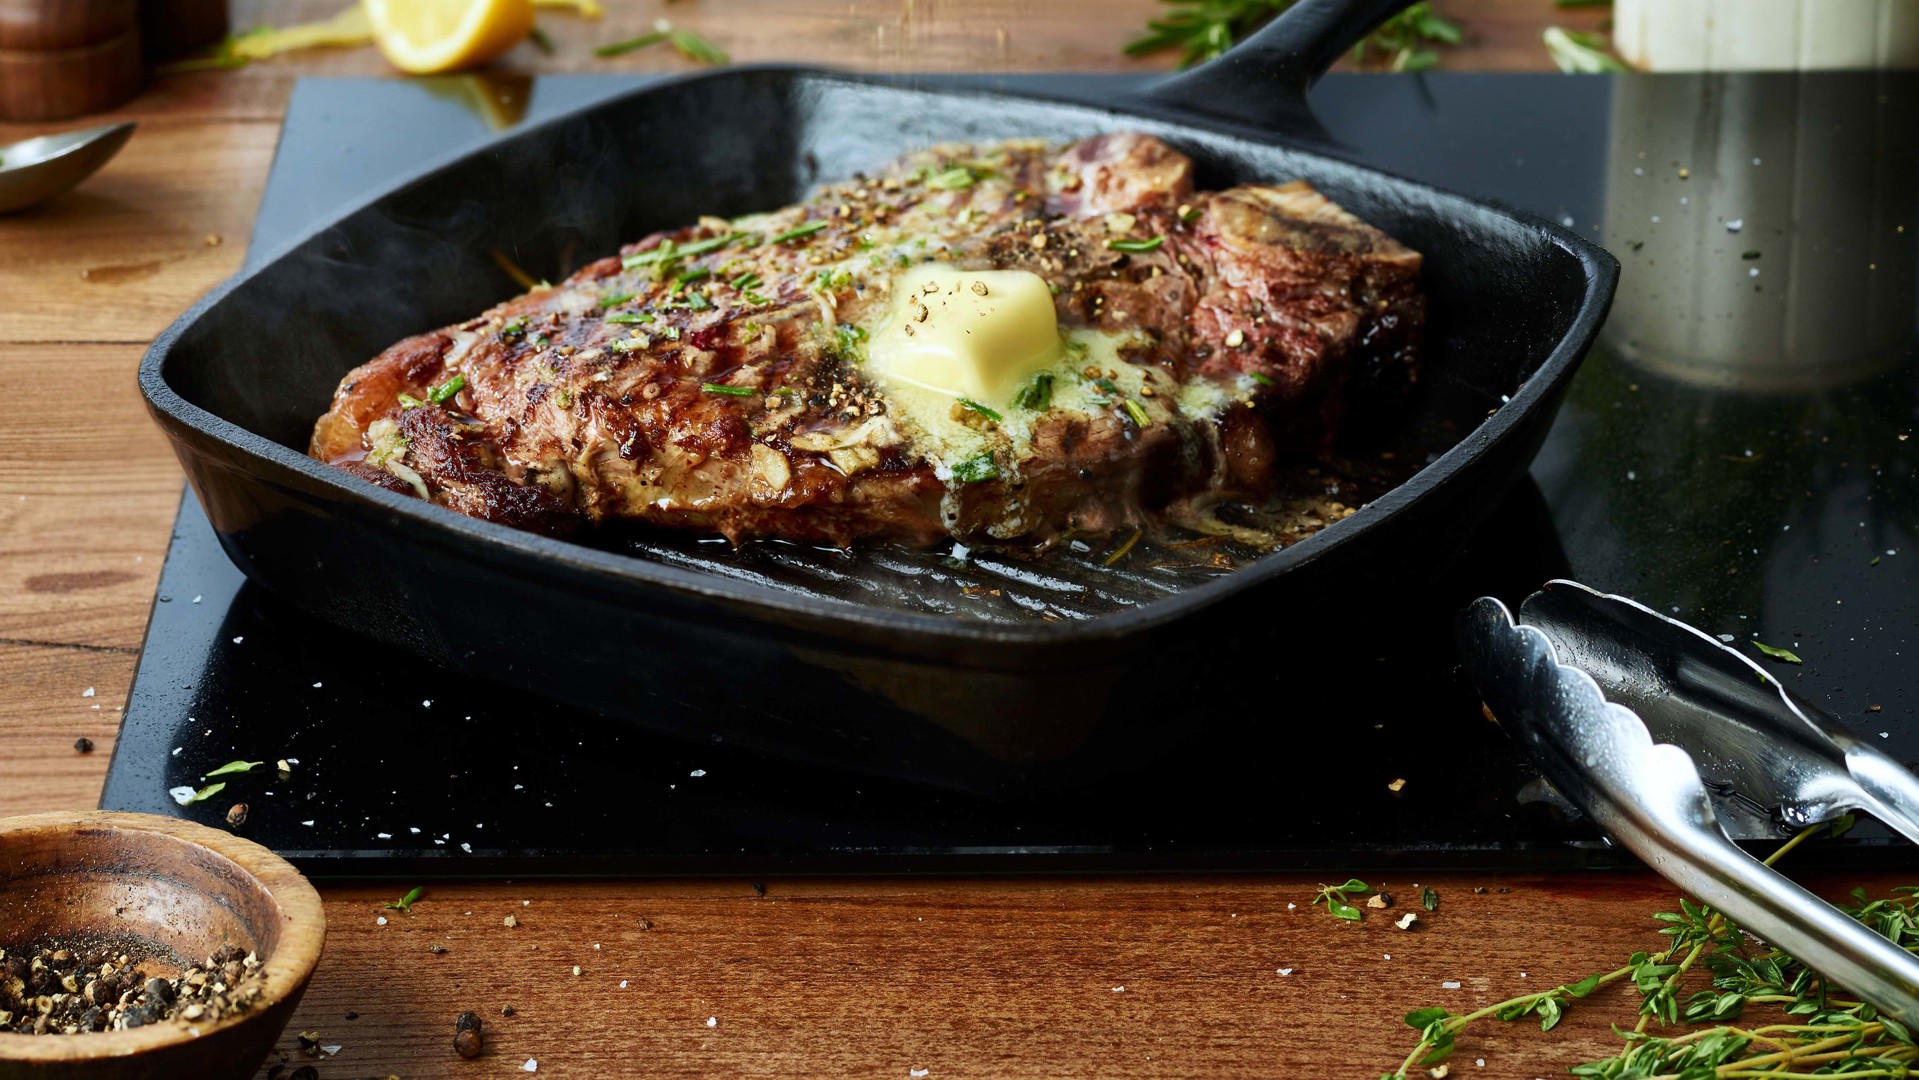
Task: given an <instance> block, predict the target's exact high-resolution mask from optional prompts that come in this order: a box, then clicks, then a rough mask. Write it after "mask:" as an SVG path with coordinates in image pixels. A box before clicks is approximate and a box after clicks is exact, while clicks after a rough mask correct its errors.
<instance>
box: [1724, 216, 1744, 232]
mask: <svg viewBox="0 0 1919 1080" xmlns="http://www.w3.org/2000/svg"><path fill="white" fill-rule="evenodd" d="M1745 227H1746V219H1745V218H1739V217H1736V218H1730V219H1728V220H1727V221H1726V231H1727V232H1738V231H1739V230H1741V229H1743V228H1745Z"/></svg>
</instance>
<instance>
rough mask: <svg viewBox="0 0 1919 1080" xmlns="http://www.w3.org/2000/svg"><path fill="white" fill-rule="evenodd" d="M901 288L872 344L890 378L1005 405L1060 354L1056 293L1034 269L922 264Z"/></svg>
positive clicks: (877, 363) (874, 360) (874, 358)
mask: <svg viewBox="0 0 1919 1080" xmlns="http://www.w3.org/2000/svg"><path fill="white" fill-rule="evenodd" d="M893 288H894V303H893V309H892V311H891V312H890V313H889V314H888V316H887V319H886V323H885V325H884V326H882V327H881V328H880V330H879V332H878V333H877V334H874V335H873V337H872V340H871V342H870V343H869V345H868V346H867V360H868V363H869V364H870V365H872V366H874V367H875V368H877V369H878V373H879V374H881V375H883V376H886V377H890V378H894V379H898V380H900V381H902V382H907V383H912V384H913V385H915V386H920V387H923V388H925V389H928V390H933V391H937V392H939V393H942V394H946V395H949V396H952V397H964V398H971V399H972V400H974V401H978V402H982V403H984V404H988V405H993V406H1001V405H1004V404H1006V403H1007V402H1008V401H1009V400H1010V399H1011V398H1012V396H1013V394H1014V393H1015V392H1016V391H1017V390H1018V388H1019V386H1020V384H1021V383H1022V382H1023V381H1024V380H1025V379H1026V378H1027V377H1028V376H1029V375H1031V374H1032V373H1033V372H1035V371H1037V370H1039V369H1040V368H1043V367H1045V366H1046V365H1047V363H1048V362H1049V361H1051V360H1052V358H1053V356H1054V355H1055V354H1056V353H1058V352H1059V348H1060V342H1059V323H1058V320H1057V319H1056V318H1055V316H1054V314H1053V294H1052V291H1051V290H1049V289H1048V288H1047V287H1046V279H1045V278H1042V277H1040V276H1039V275H1038V274H1035V273H1032V272H1031V271H1027V270H956V269H953V268H952V267H947V266H937V265H926V266H915V267H913V268H911V269H909V270H906V271H904V272H903V273H901V275H900V276H899V278H898V279H897V280H896V281H895V283H894V287H893Z"/></svg>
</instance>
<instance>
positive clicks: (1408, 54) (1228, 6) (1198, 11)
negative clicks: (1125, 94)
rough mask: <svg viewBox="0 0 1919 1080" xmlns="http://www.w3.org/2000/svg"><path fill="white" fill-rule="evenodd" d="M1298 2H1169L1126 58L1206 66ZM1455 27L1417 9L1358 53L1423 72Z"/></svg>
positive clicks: (1423, 6)
mask: <svg viewBox="0 0 1919 1080" xmlns="http://www.w3.org/2000/svg"><path fill="white" fill-rule="evenodd" d="M1295 2H1296V0H1165V3H1166V5H1167V7H1168V8H1169V9H1170V11H1169V12H1168V13H1167V14H1166V15H1165V16H1164V17H1163V18H1158V19H1152V20H1150V21H1148V22H1147V24H1146V30H1147V32H1146V34H1145V35H1144V36H1142V37H1140V38H1138V39H1137V40H1134V41H1132V42H1130V43H1129V44H1128V45H1127V46H1126V49H1125V52H1126V55H1128V56H1146V55H1149V54H1151V53H1157V52H1165V51H1167V50H1170V49H1178V50H1179V51H1180V59H1179V66H1180V67H1183V68H1184V67H1191V66H1193V65H1194V64H1200V63H1204V62H1206V61H1208V60H1211V59H1213V58H1214V57H1216V56H1218V55H1219V54H1220V53H1223V52H1225V51H1226V50H1227V49H1229V48H1231V47H1232V45H1233V43H1234V42H1235V41H1238V40H1240V39H1241V38H1243V37H1245V36H1246V35H1248V34H1250V33H1252V32H1253V31H1254V30H1257V29H1259V28H1260V26H1262V25H1264V24H1265V23H1266V21H1267V20H1269V19H1271V18H1272V17H1273V16H1275V15H1278V14H1280V13H1282V12H1284V11H1285V10H1286V9H1288V8H1290V7H1292V6H1293V4H1294V3H1295ZM1459 41H1460V32H1459V27H1458V25H1457V24H1455V23H1452V22H1449V21H1447V20H1446V19H1443V18H1441V17H1440V16H1439V15H1437V14H1435V13H1434V12H1433V9H1432V5H1431V4H1429V3H1424V2H1421V3H1417V4H1414V5H1412V6H1411V7H1409V8H1407V9H1406V10H1405V11H1402V12H1400V13H1399V14H1397V15H1394V16H1393V17H1392V18H1390V19H1387V20H1386V21H1385V22H1383V23H1381V24H1380V25H1379V28H1378V29H1377V30H1374V31H1373V32H1372V34H1371V35H1369V36H1368V37H1367V38H1366V40H1365V41H1362V42H1361V43H1360V44H1359V45H1358V46H1357V47H1356V48H1355V49H1354V50H1353V53H1354V55H1353V58H1354V59H1355V60H1356V61H1359V62H1361V63H1364V62H1365V61H1366V59H1367V54H1368V50H1369V49H1372V50H1377V51H1378V52H1379V53H1381V54H1382V57H1383V59H1384V66H1386V67H1389V68H1391V69H1392V70H1394V71H1419V70H1422V69H1424V68H1429V67H1432V66H1433V65H1435V64H1437V63H1438V62H1439V54H1438V53H1436V52H1433V51H1432V50H1430V49H1427V48H1425V47H1424V46H1425V45H1427V44H1428V43H1432V44H1439V45H1457V44H1459Z"/></svg>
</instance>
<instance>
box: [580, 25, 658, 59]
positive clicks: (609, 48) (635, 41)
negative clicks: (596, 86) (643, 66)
mask: <svg viewBox="0 0 1919 1080" xmlns="http://www.w3.org/2000/svg"><path fill="white" fill-rule="evenodd" d="M665 40H666V31H664V30H655V31H653V32H652V33H650V34H641V35H640V36H639V37H636V38H627V39H626V40H625V41H615V42H612V43H610V44H607V45H602V46H600V47H599V48H597V49H594V50H593V55H594V56H600V57H606V56H618V55H620V54H621V53H630V52H633V51H635V50H637V49H645V48H648V47H650V46H653V45H658V44H659V43H660V42H662V41H665Z"/></svg>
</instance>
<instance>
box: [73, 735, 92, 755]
mask: <svg viewBox="0 0 1919 1080" xmlns="http://www.w3.org/2000/svg"><path fill="white" fill-rule="evenodd" d="M73 748H74V749H75V750H78V751H80V752H81V753H83V754H91V753H93V740H92V739H89V738H87V737H86V736H85V735H82V736H80V737H79V738H77V739H75V740H73Z"/></svg>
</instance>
